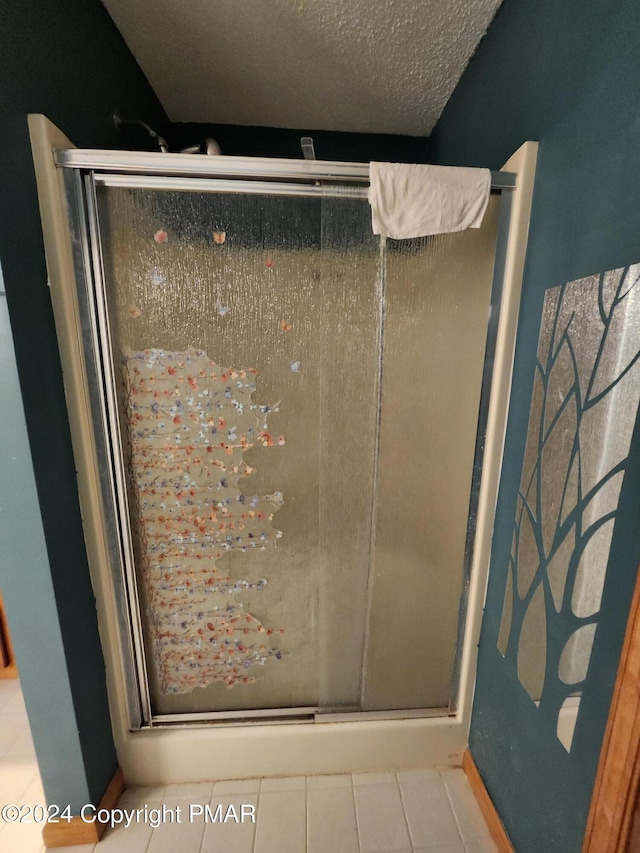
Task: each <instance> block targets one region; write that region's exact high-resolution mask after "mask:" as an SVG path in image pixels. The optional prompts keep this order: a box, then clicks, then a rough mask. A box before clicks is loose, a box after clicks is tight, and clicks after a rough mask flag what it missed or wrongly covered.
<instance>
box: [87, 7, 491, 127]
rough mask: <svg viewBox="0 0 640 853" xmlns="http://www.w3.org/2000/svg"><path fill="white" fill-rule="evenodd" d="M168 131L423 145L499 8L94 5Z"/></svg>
mask: <svg viewBox="0 0 640 853" xmlns="http://www.w3.org/2000/svg"><path fill="white" fill-rule="evenodd" d="M103 2H104V5H105V6H106V7H107V9H108V11H109V13H110V14H111V17H112V18H113V20H114V21H115V23H116V25H117V26H118V29H119V30H120V32H121V33H122V35H123V36H124V38H125V40H126V42H127V44H128V45H129V48H130V49H131V51H132V53H133V54H134V56H135V57H136V59H137V60H138V63H139V64H140V66H141V67H142V70H143V71H144V73H145V74H146V76H147V79H148V80H149V82H150V83H151V85H152V86H153V88H154V90H155V92H156V94H157V95H158V97H159V98H160V101H161V102H162V104H163V106H164V108H165V110H166V111H167V113H168V115H169V118H170V119H171V120H172V121H203V122H220V123H225V124H243V125H264V126H267V127H294V128H300V129H309V130H346V131H359V132H363V133H400V134H410V135H415V136H424V135H428V134H429V133H430V132H431V129H432V128H433V126H434V124H435V123H436V121H437V119H438V117H439V115H440V113H441V112H442V109H443V108H444V106H445V104H446V102H447V100H448V99H449V97H450V95H451V93H452V92H453V90H454V88H455V86H456V83H457V82H458V80H459V79H460V76H461V74H462V72H463V71H464V69H465V67H466V65H467V63H468V61H469V59H470V58H471V56H472V55H473V53H474V51H475V49H476V47H477V45H478V42H479V41H480V39H481V38H482V36H483V35H484V33H485V32H486V30H487V27H488V26H489V24H490V23H491V20H492V19H493V16H494V15H495V13H496V11H497V9H498V7H499V6H500V3H501V2H502V0H386V2H385V0H377V2H373V0H315V2H314V0H103Z"/></svg>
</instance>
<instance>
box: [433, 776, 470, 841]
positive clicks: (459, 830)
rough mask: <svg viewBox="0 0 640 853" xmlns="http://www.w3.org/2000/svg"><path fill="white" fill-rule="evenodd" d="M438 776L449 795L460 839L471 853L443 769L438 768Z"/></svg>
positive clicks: (448, 798)
mask: <svg viewBox="0 0 640 853" xmlns="http://www.w3.org/2000/svg"><path fill="white" fill-rule="evenodd" d="M438 776H439V777H440V781H441V782H442V787H443V788H444V792H445V794H446V795H447V800H448V801H449V808H450V809H451V811H452V812H453V819H454V820H455V822H456V829H457V830H458V835H459V836H460V841H461V842H462V846H463V847H464V849H465V851H466V853H469V848H468V847H467V842H466V841H465V840H464V836H463V834H462V826H461V825H460V821H459V820H458V812H457V811H456V807H455V806H454V804H453V799H452V798H451V794H450V793H449V788H448V786H447V783H446V782H445V780H444V776H443V775H442V771H441V770H438Z"/></svg>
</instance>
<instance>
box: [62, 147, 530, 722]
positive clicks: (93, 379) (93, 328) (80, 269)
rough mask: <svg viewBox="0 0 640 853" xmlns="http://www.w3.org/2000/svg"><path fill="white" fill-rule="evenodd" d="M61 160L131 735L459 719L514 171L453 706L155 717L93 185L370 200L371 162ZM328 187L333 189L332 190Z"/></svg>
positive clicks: (504, 186) (508, 181)
mask: <svg viewBox="0 0 640 853" xmlns="http://www.w3.org/2000/svg"><path fill="white" fill-rule="evenodd" d="M54 159H55V163H56V165H57V166H58V167H59V168H61V169H62V170H63V175H64V186H65V191H66V195H67V202H68V213H69V225H70V230H71V235H72V242H73V262H74V272H75V278H76V289H77V297H78V307H79V313H80V318H79V319H80V327H81V331H82V346H83V350H84V356H85V359H86V365H87V372H88V380H89V389H88V390H89V398H90V402H91V417H92V420H93V426H94V439H95V451H96V457H97V464H98V467H99V471H100V484H101V493H102V494H101V497H102V504H103V507H104V518H103V519H102V524H103V526H104V531H105V539H106V541H107V542H108V548H109V558H110V563H111V566H110V569H111V572H112V578H113V584H114V594H115V598H116V602H115V604H116V611H117V614H118V623H119V630H120V634H121V636H122V637H123V638H125V640H126V643H124V644H123V645H125V646H126V647H125V648H121V649H120V654H121V658H122V661H123V668H124V673H123V676H124V683H125V687H126V704H127V713H128V724H129V728H130V730H132V731H135V730H138V729H142V728H151V727H158V726H167V725H188V724H193V723H200V724H202V723H209V724H216V723H217V724H220V723H231V724H235V725H238V724H256V723H264V722H269V723H274V722H287V721H291V722H305V721H308V722H313V721H314V720H315V721H317V722H322V723H327V722H331V721H336V722H343V721H345V720H347V719H350V720H351V719H352V720H362V719H387V718H388V719H398V718H414V717H416V716H433V715H434V714H437V715H443V714H444V715H447V714H450V715H451V714H455V713H456V710H457V697H458V689H459V679H460V668H461V660H462V651H463V646H464V638H465V629H466V624H467V617H468V607H467V603H468V590H469V584H470V578H471V565H472V557H473V546H474V540H475V530H476V514H477V507H478V500H479V494H480V483H481V476H482V460H483V450H484V442H485V437H486V427H487V417H488V412H489V400H490V392H491V377H492V374H493V366H494V355H495V345H496V336H497V329H498V320H499V309H500V300H501V297H502V284H503V278H504V268H505V258H506V249H507V238H508V233H509V224H510V215H511V198H512V195H513V189H514V187H515V175H513V174H511V173H504V172H492V174H491V179H492V190H493V191H500V193H501V201H500V212H499V222H498V234H497V244H496V252H495V261H494V273H493V283H492V291H491V308H490V315H489V322H488V329H487V343H486V349H485V359H484V367H483V377H482V387H481V397H480V408H479V417H478V429H477V433H476V447H475V457H474V465H473V476H472V485H471V494H470V504H469V515H468V524H467V538H466V547H465V559H464V566H463V578H462V594H461V598H460V609H459V620H458V638H457V649H456V657H455V664H454V671H453V677H452V694H451V700H450V703H449V707H448V708H446V709H437V710H434V709H422V710H420V709H410V710H406V711H389V712H377V711H376V712H354V713H352V714H327V713H323V714H320V713H318V712H319V710H320V709H318V708H316V707H301V708H286V709H275V710H272V709H266V710H255V711H223V712H198V713H182V714H161V715H155V714H154V713H153V708H152V702H151V696H150V688H149V680H148V673H147V665H146V654H145V647H144V640H143V632H142V624H141V618H140V608H139V598H138V590H137V582H136V571H135V565H134V554H133V544H132V534H131V529H130V522H129V508H128V498H127V489H126V472H125V468H124V461H123V460H124V456H123V453H122V446H121V438H120V429H119V425H118V415H117V410H118V407H117V396H116V385H115V376H114V372H113V364H112V359H111V335H110V328H109V315H108V310H107V303H106V293H105V287H104V268H103V256H102V245H101V240H100V229H99V220H98V210H97V199H96V188H97V187H121V188H135V189H149V190H164V191H182V192H184V191H187V192H220V193H224V192H227V193H228V192H234V193H238V192H240V193H250V194H265V195H291V196H317V197H323V196H324V197H331V196H332V195H333V196H335V197H352V198H353V197H361V198H366V196H367V193H368V179H369V166H368V164H358V163H342V162H330V161H308V160H271V159H266V158H248V157H247V158H244V157H204V156H202V155H200V156H199V155H184V154H177V155H171V154H156V153H153V154H149V153H146V152H115V151H93V150H82V149H68V150H62V151H56V152H55V158H54ZM255 178H259V180H255ZM327 184H331V187H330V188H329V187H328V186H327Z"/></svg>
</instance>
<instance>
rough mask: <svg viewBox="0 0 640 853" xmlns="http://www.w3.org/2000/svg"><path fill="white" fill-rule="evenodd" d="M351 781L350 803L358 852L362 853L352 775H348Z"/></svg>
mask: <svg viewBox="0 0 640 853" xmlns="http://www.w3.org/2000/svg"><path fill="white" fill-rule="evenodd" d="M349 777H350V779H351V785H350V787H351V801H352V802H353V814H354V817H355V819H356V838H357V839H358V850H359V851H360V853H362V845H361V844H360V821H359V820H358V808H357V806H356V786H355V785H354V784H353V773H349Z"/></svg>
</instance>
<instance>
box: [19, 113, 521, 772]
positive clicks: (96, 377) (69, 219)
mask: <svg viewBox="0 0 640 853" xmlns="http://www.w3.org/2000/svg"><path fill="white" fill-rule="evenodd" d="M29 126H30V133H31V140H32V148H33V152H34V161H35V167H36V177H37V181H38V192H39V199H40V207H41V215H42V221H43V230H44V237H45V249H46V255H47V265H48V271H49V279H50V286H51V295H52V302H53V306H54V314H55V320H56V327H57V332H58V339H59V345H60V352H61V358H62V363H63V370H64V377H65V390H66V395H67V404H68V409H69V418H70V425H71V430H72V440H73V447H74V454H75V457H76V468H77V471H78V484H79V494H80V501H81V508H82V515H83V521H84V527H85V539H86V544H87V552H88V556H89V564H90V569H91V577H92V583H93V586H94V590H95V594H96V601H97V607H98V618H99V626H100V632H101V637H102V642H103V648H104V654H105V660H106V663H107V681H108V688H109V697H110V705H111V713H112V721H113V728H114V735H115V739H116V745H117V748H118V754H119V760H120V764H121V766H122V768H123V770H124V773H125V777H126V778H127V780H128V781H129V782H130V783H133V784H136V783H137V784H151V783H154V782H164V783H169V782H181V781H199V780H205V779H211V778H240V777H250V776H263V775H289V774H295V775H298V774H313V773H331V772H333V773H336V772H345V771H367V770H375V769H380V768H383V767H396V768H409V767H411V766H425V765H426V764H459V763H460V761H461V756H462V752H463V750H464V748H465V746H466V743H467V734H468V728H469V720H470V712H471V702H472V696H473V684H474V678H475V660H476V655H475V651H476V646H477V642H478V636H479V629H480V621H481V615H482V605H483V601H484V593H485V588H486V579H487V571H488V564H489V548H490V540H491V532H492V525H493V515H494V509H495V501H496V495H497V485H498V477H499V471H500V465H501V457H502V447H503V441H504V432H505V427H506V414H507V406H508V399H509V390H510V381H511V370H512V362H513V349H514V341H515V331H516V323H517V315H518V306H519V294H520V286H521V280H522V270H523V266H524V256H525V250H526V239H527V231H528V221H529V211H530V205H531V195H532V188H533V179H534V172H535V160H536V154H537V146H536V144H535V143H526V144H525V145H523V146H522V148H521V149H519V151H518V152H516V154H515V155H514V156H513V157H512V158H511V159H510V160H509V161H508V162H507V163H506V164H505V167H504V170H503V171H502V172H496V173H493V174H492V189H493V190H494V191H495V192H499V193H501V201H500V210H499V215H498V226H497V227H498V236H497V246H496V254H495V263H494V271H493V289H492V293H493V295H494V297H496V298H495V304H493V305H492V306H491V313H490V317H489V327H488V336H487V348H486V355H485V363H484V372H483V376H482V389H481V396H480V415H479V435H480V439H481V440H480V441H478V442H477V443H476V452H475V460H474V472H473V480H472V490H471V495H470V505H469V523H468V526H467V543H466V556H465V563H466V564H465V567H464V578H463V590H462V599H461V611H460V612H461V617H460V619H459V628H458V648H457V654H456V658H455V669H454V673H455V674H454V685H453V690H452V692H451V695H450V698H449V702H448V705H447V707H445V708H438V709H425V708H423V709H420V708H411V709H409V710H402V709H392V710H384V709H376V710H372V711H367V710H364V711H363V710H353V709H351V708H346V709H340V708H332V709H331V711H332V713H326V709H323V708H319V707H315V706H313V705H306V704H305V705H301V706H296V707H289V706H287V707H284V708H270V709H260V708H257V709H256V708H250V709H242V708H240V709H238V710H229V709H227V710H223V711H215V710H210V709H207V710H204V711H203V710H196V711H191V712H190V711H186V710H182V711H179V712H173V711H169V712H167V713H165V712H163V711H162V710H158V708H156V707H154V702H153V699H152V696H151V693H152V691H151V689H150V686H149V677H148V667H147V661H146V657H147V656H148V645H147V646H145V639H144V636H143V629H142V626H141V624H140V623H141V620H140V616H139V613H140V607H139V601H138V597H139V588H138V586H137V584H136V571H135V567H134V556H133V554H134V548H133V547H132V545H131V542H130V539H129V537H130V532H128V531H127V529H126V525H125V524H123V523H122V520H123V519H124V518H125V517H126V516H127V511H128V510H127V507H126V494H127V485H126V483H125V482H124V480H125V477H126V474H125V472H124V469H123V467H122V465H120V464H119V463H118V461H117V460H121V459H122V455H123V454H122V447H121V446H119V442H120V441H121V439H120V438H119V436H120V429H119V426H118V407H117V402H116V401H115V399H114V391H113V389H114V386H115V380H114V376H113V366H112V364H111V363H110V361H109V359H108V358H107V352H108V338H109V322H110V321H109V312H108V307H107V305H106V300H105V297H104V290H103V287H102V281H101V277H102V269H103V261H102V256H101V251H102V249H101V234H100V231H99V227H98V216H97V202H96V189H97V188H101V187H109V188H127V189H132V188H135V189H140V190H147V189H149V190H162V191H176V192H182V191H188V192H193V191H197V192H210V191H211V189H212V184H214V183H215V191H217V192H220V191H224V192H233V193H234V194H238V193H246V194H251V195H259V194H264V195H274V194H275V195H279V196H292V197H314V196H319V197H320V198H327V197H332V196H333V197H348V198H362V197H366V192H367V185H368V164H353V163H333V162H323V161H308V160H307V161H304V160H299V161H298V160H272V159H262V158H246V157H223V156H219V157H204V156H199V155H190V154H180V155H172V154H146V153H140V152H120V151H118V152H116V151H86V150H79V149H75V148H74V147H73V145H72V144H71V143H70V142H69V140H67V139H66V138H65V137H64V136H63V134H61V133H60V131H58V130H57V129H56V128H55V127H54V126H53V125H52V124H51V123H50V122H48V120H47V119H46V118H45V117H44V116H30V117H29ZM293 369H294V368H293V367H292V370H293ZM489 392H490V393H489ZM114 460H115V461H114ZM314 723H315V725H314ZM319 723H322V725H319Z"/></svg>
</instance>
